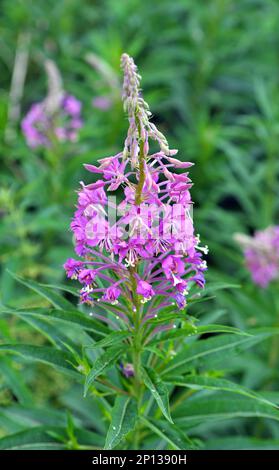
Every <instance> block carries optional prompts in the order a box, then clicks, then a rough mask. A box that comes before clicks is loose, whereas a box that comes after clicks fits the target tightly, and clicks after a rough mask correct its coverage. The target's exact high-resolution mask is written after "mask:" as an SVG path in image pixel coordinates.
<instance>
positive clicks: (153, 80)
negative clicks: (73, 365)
mask: <svg viewBox="0 0 279 470" xmlns="http://www.w3.org/2000/svg"><path fill="white" fill-rule="evenodd" d="M1 6H2V15H1V23H0V33H1V34H0V51H1V52H0V63H1V77H0V136H1V142H0V155H1V160H0V239H1V243H0V261H1V275H0V288H1V301H2V302H3V304H6V305H10V306H13V307H22V305H25V306H33V305H36V306H38V302H41V305H42V306H46V305H48V303H47V301H46V300H38V297H37V296H36V294H32V293H31V291H28V290H27V289H25V288H24V287H22V286H19V284H17V283H16V281H15V279H14V278H13V277H11V276H10V275H9V273H8V271H7V269H10V270H11V271H13V272H17V273H18V274H21V275H24V276H25V277H28V278H29V279H32V278H33V279H35V280H37V281H41V282H45V283H47V284H52V285H55V284H56V283H58V282H60V283H64V282H65V279H64V272H63V269H62V264H63V262H64V260H65V259H66V258H67V257H68V256H71V255H72V251H73V247H72V239H71V234H70V232H69V221H70V217H71V215H72V212H73V207H74V204H75V198H76V194H75V189H77V187H78V184H79V181H80V180H84V181H85V182H86V181H89V179H88V174H87V175H86V173H85V171H84V170H83V168H82V163H85V162H86V163H92V162H94V161H96V159H97V158H101V157H104V156H107V155H112V154H113V153H115V152H117V151H119V149H122V146H123V139H124V137H125V128H126V122H125V119H124V115H123V110H122V105H121V89H120V84H121V75H120V71H119V59H120V56H121V54H122V53H123V52H127V53H129V54H130V55H132V56H134V58H135V61H136V63H137V64H138V67H139V70H140V71H141V72H142V74H143V82H142V83H143V90H144V96H145V98H146V100H147V101H148V102H149V104H150V107H151V110H152V111H153V112H154V115H155V118H154V119H155V120H156V123H158V125H159V127H160V128H161V129H162V130H163V131H164V132H165V133H166V134H167V135H168V137H169V138H170V143H171V144H172V145H173V147H174V148H178V149H179V157H180V158H181V159H183V160H190V161H193V162H195V167H193V169H192V170H191V177H192V179H193V181H194V183H195V184H194V187H193V190H192V195H193V200H194V201H195V203H196V204H195V208H194V219H195V224H196V227H197V228H198V232H200V234H201V238H202V241H203V242H204V243H207V244H208V245H209V248H210V254H209V257H208V260H209V272H208V276H207V277H208V283H209V285H210V282H212V281H217V282H220V281H221V282H228V283H234V284H239V285H240V286H241V288H240V289H233V290H224V291H218V292H217V293H216V294H214V295H215V298H214V299H213V300H211V302H210V303H209V302H208V303H203V304H201V307H200V308H198V307H196V311H195V314H196V315H197V316H199V318H200V319H203V318H207V319H208V321H209V322H210V323H213V322H214V321H215V320H218V321H220V320H219V319H220V318H221V320H222V322H223V323H226V324H230V325H233V326H237V327H239V328H242V329H246V328H248V327H250V326H259V327H262V326H268V327H270V328H277V327H278V324H279V293H278V284H277V285H273V286H271V287H270V288H268V289H266V290H259V288H258V287H256V286H254V285H253V284H252V283H251V281H250V277H249V274H248V273H247V271H246V269H245V268H244V266H243V259H242V254H241V252H240V250H239V248H238V246H237V245H236V243H235V242H234V240H233V234H234V233H235V232H243V233H246V234H250V233H253V232H254V230H256V229H260V228H265V227H266V226H268V225H270V224H278V223H279V197H278V196H279V194H278V170H279V163H278V162H279V158H278V157H279V150H278V148H279V146H278V142H279V55H278V49H279V29H278V19H279V3H278V1H277V0H236V1H233V0H207V1H206V2H201V1H195V0H176V1H175V2H174V1H171V0H155V1H153V2H142V1H139V0H122V1H120V2H116V1H115V0H103V1H97V0H80V1H77V0H60V1H59V2H57V1H55V0H48V1H47V2H46V1H42V0H38V1H36V2H35V1H32V0H13V1H10V0H2V2H1ZM20 51H24V53H25V54H26V56H27V74H26V80H25V84H24V88H23V94H22V96H20V97H19V102H18V104H19V106H20V114H19V116H13V113H12V111H13V101H12V100H13V97H11V83H12V77H13V76H14V73H15V64H16V61H17V60H18V54H19V53H20ZM92 53H93V54H94V57H95V59H96V57H97V63H98V64H99V65H100V64H101V67H96V66H95V67H93V66H92V64H90V54H92ZM46 58H50V59H52V60H54V61H55V63H56V64H57V66H58V67H59V70H60V72H61V74H62V77H63V82H64V87H65V90H67V91H68V92H70V93H73V94H74V95H75V96H76V97H77V98H78V99H80V100H81V101H82V103H83V120H84V126H83V129H82V131H81V133H80V139H79V141H77V142H75V143H73V144H69V143H65V144H59V145H58V146H57V148H55V149H52V150H49V149H48V150H46V149H39V150H38V149H35V150H32V149H30V148H28V147H27V145H26V143H25V140H24V136H23V135H22V133H21V129H20V120H21V119H22V117H23V116H24V115H25V113H26V111H27V110H28V109H29V107H30V105H31V104H32V103H33V102H36V101H40V100H42V99H43V98H44V97H45V95H46V91H47V80H46V76H45V71H44V67H43V62H44V60H45V59H46ZM91 59H92V57H91ZM91 62H92V60H91ZM99 96H106V97H109V98H110V100H111V107H110V109H108V110H101V109H97V108H94V107H93V106H92V100H93V99H94V98H96V97H99ZM33 326H34V325H33ZM37 330H40V328H39V325H38V324H37ZM30 337H31V340H30V342H31V343H32V344H42V343H43V344H44V343H45V341H46V340H45V339H43V337H42V335H41V333H40V332H39V331H38V332H36V333H34V330H33V329H31V328H30V327H29V326H28V325H26V323H24V322H23V321H22V320H21V319H20V318H15V319H14V318H13V319H11V318H8V319H7V318H5V317H3V318H2V317H0V338H1V340H3V341H5V342H11V343H17V342H21V340H22V339H23V342H26V343H27V342H29V338H30ZM50 337H51V334H50ZM273 338H274V339H273V340H270V341H269V342H267V341H266V342H264V343H263V344H262V345H261V346H257V348H254V349H253V350H251V351H250V352H244V353H243V352H242V354H241V357H233V358H229V357H226V358H225V359H226V361H225V363H224V364H223V366H222V367H223V369H222V373H225V370H226V369H227V371H226V372H227V373H228V374H230V375H231V376H232V377H235V378H237V379H238V380H239V381H240V382H241V383H242V384H243V385H245V386H247V387H250V388H252V389H254V390H262V392H264V393H265V394H266V396H267V397H269V398H272V400H273V401H275V402H276V403H278V402H279V392H278V385H279V373H278V364H279V344H278V340H277V339H276V336H274V337H273ZM2 359H3V364H2V362H1V363H0V372H2V373H3V379H2V380H1V381H0V400H1V403H2V409H3V416H2V414H1V418H0V430H1V433H2V434H3V435H5V434H10V433H13V432H18V431H20V430H22V429H25V428H26V426H27V427H28V426H30V427H32V426H33V425H34V423H35V424H37V425H40V426H43V425H50V424H53V425H54V424H55V426H58V427H59V426H62V427H63V431H59V432H61V433H62V434H63V433H64V434H65V435H64V434H63V435H64V437H63V439H64V441H63V439H62V441H63V442H68V443H69V442H70V444H67V445H68V447H69V448H71V446H73V447H74V446H75V439H74V438H73V435H72V434H71V432H72V431H71V430H72V427H71V426H72V425H71V420H70V418H69V417H68V418H67V417H66V418H65V414H63V407H65V408H67V409H69V410H71V412H72V413H73V414H74V415H75V416H76V418H75V419H76V426H77V427H78V428H81V427H83V428H84V429H83V431H81V430H79V431H78V433H80V434H82V433H83V435H82V438H81V441H82V442H84V443H87V442H88V440H89V442H90V436H87V435H86V431H85V429H86V427H90V422H89V420H88V413H89V412H90V413H93V414H95V415H94V416H96V417H97V416H98V413H99V412H100V410H98V409H97V407H96V406H95V405H94V403H93V402H90V401H89V400H86V401H85V402H84V403H83V404H80V409H77V404H76V402H75V398H76V399H77V397H78V393H79V392H80V390H78V391H77V389H76V387H74V388H73V387H72V385H71V380H70V379H61V377H59V376H58V374H56V373H54V372H53V375H52V372H49V370H48V372H46V370H45V369H46V366H37V365H36V364H34V365H30V364H29V363H27V362H26V361H19V362H18V361H15V362H14V361H12V360H10V359H6V358H5V357H4V356H2V355H1V360H2ZM9 371H10V372H9ZM48 374H49V375H48ZM23 376H24V381H23V380H22V377H23ZM31 390H32V392H34V393H31ZM201 393H203V392H201ZM31 396H32V397H35V401H36V403H37V405H38V406H41V405H42V404H44V405H45V404H49V403H51V405H52V406H53V411H52V412H51V413H53V414H50V415H49V417H48V418H46V417H45V416H43V413H42V415H40V413H39V411H38V410H37V411H36V412H33V411H32V412H31V411H30V404H31V403H32V400H33V399H34V398H30V397H31ZM201 398H202V397H201ZM197 399H198V397H197V398H196V400H197ZM77 400H78V399H77ZM233 400H234V398H233ZM19 403H21V404H23V405H25V408H24V407H23V410H25V411H22V409H21V408H19ZM26 410H27V411H26ZM28 410H29V414H28ZM1 413H2V411H1ZM33 413H35V414H36V413H37V414H36V417H34V416H33ZM18 416H20V419H19V418H18ZM224 416H225V417H227V419H226V421H223V420H222V419H221V420H216V422H214V423H212V422H211V423H210V424H208V422H206V424H204V426H200V428H199V429H198V431H196V430H195V433H197V435H198V437H199V438H200V439H202V440H203V439H204V440H205V443H206V444H205V446H207V447H208V448H228V447H229V446H230V445H231V446H233V442H234V441H233V440H232V439H233V438H232V436H235V437H234V439H235V446H236V448H242V447H244V448H278V440H279V427H278V423H276V422H273V421H271V420H268V419H266V418H265V417H264V413H263V414H262V417H261V418H259V419H258V420H257V421H252V420H250V419H249V417H248V418H247V419H243V418H241V419H236V418H234V419H233V417H231V415H230V414H228V415H226V413H225V412H224ZM243 416H245V413H244V412H243ZM247 416H251V415H249V413H248V414H247ZM230 418H232V419H230ZM65 420H66V421H65ZM16 421H18V422H20V423H21V424H16ZM46 421H47V422H46ZM65 423H66V424H65ZM274 423H275V424H274ZM99 426H100V428H102V426H103V422H101V424H100V425H99ZM31 431H32V430H31ZM96 431H98V429H97V430H96ZM99 431H100V429H99ZM38 432H39V431H38ZM40 432H41V431H40ZM57 432H58V431H57ZM100 432H103V429H101V431H100ZM42 433H43V431H42ZM194 435H195V434H194ZM30 436H31V437H30V439H31V441H30V442H32V438H33V437H32V433H31V434H30ZM239 436H240V437H239ZM40 437H41V435H40ZM60 437H61V436H60ZM53 441H54V443H53V446H52V448H54V447H55V446H57V448H59V445H58V444H57V443H56V441H55V439H53ZM101 441H102V440H101ZM96 442H98V439H97V441H96ZM100 445H102V443H101V444H100ZM55 448H56V447H55Z"/></svg>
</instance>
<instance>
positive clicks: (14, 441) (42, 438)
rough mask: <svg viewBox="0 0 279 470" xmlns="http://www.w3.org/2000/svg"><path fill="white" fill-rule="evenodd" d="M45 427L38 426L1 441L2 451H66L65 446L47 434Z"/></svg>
mask: <svg viewBox="0 0 279 470" xmlns="http://www.w3.org/2000/svg"><path fill="white" fill-rule="evenodd" d="M47 431H48V429H47V428H45V427H44V426H38V427H36V428H33V429H27V430H26V431H21V432H17V433H15V434H12V435H10V436H6V437H2V439H0V449H2V450H35V449H37V450H56V449H57V450H58V449H65V445H64V444H61V443H59V442H57V441H56V440H55V439H54V438H53V437H51V435H50V434H49V433H48V432H47Z"/></svg>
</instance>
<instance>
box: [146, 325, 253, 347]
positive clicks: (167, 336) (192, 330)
mask: <svg viewBox="0 0 279 470" xmlns="http://www.w3.org/2000/svg"><path fill="white" fill-rule="evenodd" d="M208 333H231V334H236V335H243V336H250V335H249V334H248V333H246V332H244V331H241V330H239V329H238V328H234V327H231V326H226V325H201V326H194V325H183V327H182V328H179V329H174V330H171V331H168V332H166V333H162V334H161V335H160V336H158V337H157V338H155V339H153V340H152V341H150V342H149V343H148V345H149V346H153V345H155V344H159V343H161V342H162V341H172V340H175V339H177V338H187V337H188V336H195V335H204V334H208Z"/></svg>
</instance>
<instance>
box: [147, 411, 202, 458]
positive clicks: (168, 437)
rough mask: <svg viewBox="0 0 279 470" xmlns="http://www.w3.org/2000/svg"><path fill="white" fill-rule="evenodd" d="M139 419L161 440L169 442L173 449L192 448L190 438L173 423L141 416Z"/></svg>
mask: <svg viewBox="0 0 279 470" xmlns="http://www.w3.org/2000/svg"><path fill="white" fill-rule="evenodd" d="M140 419H141V421H142V423H144V424H145V426H147V427H148V428H149V429H150V430H151V431H152V432H154V433H155V434H157V436H159V437H160V438H161V439H163V441H165V442H166V443H168V444H170V445H171V447H172V448H173V449H175V450H188V449H192V448H193V443H192V442H191V440H190V439H189V438H188V436H187V435H186V434H185V433H184V432H183V431H181V430H180V429H179V428H178V427H177V426H176V425H175V424H169V423H167V422H166V421H160V420H157V419H156V420H154V419H151V418H148V419H147V418H145V417H143V416H141V418H140ZM160 448H161V446H160Z"/></svg>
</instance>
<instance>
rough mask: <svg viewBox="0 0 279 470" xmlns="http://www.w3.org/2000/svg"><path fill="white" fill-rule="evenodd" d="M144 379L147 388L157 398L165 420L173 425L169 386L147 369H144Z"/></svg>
mask: <svg viewBox="0 0 279 470" xmlns="http://www.w3.org/2000/svg"><path fill="white" fill-rule="evenodd" d="M142 378H143V381H144V383H145V385H146V387H147V388H148V389H149V390H150V392H151V394H152V395H153V397H154V398H155V400H156V402H157V404H158V406H159V408H160V410H161V411H162V413H163V415H164V416H165V418H166V419H167V420H168V421H169V422H170V423H173V421H172V419H171V415H170V409H169V392H168V388H167V386H166V385H165V384H164V382H162V380H161V379H160V377H159V376H158V375H157V374H156V372H155V371H153V370H152V369H150V368H147V367H146V368H142Z"/></svg>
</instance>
